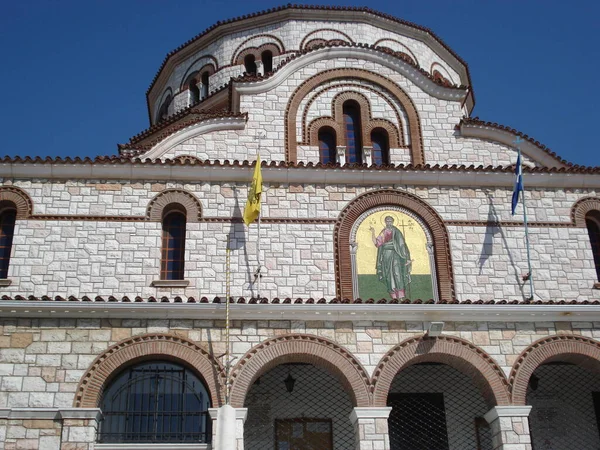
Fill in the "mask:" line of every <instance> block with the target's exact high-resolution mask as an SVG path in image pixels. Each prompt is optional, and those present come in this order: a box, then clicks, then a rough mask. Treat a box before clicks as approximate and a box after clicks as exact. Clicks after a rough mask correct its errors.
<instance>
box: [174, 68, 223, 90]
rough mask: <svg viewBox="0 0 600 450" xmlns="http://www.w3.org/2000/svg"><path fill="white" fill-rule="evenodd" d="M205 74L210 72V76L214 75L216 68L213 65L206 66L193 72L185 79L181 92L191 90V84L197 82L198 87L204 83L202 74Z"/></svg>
mask: <svg viewBox="0 0 600 450" xmlns="http://www.w3.org/2000/svg"><path fill="white" fill-rule="evenodd" d="M204 72H208V75H209V76H210V75H212V74H213V73H215V66H214V65H213V64H212V63H209V64H204V65H203V66H202V67H201V68H200V69H198V70H195V71H193V72H192V73H190V74H189V75H188V76H187V78H185V79H184V81H183V84H182V85H181V89H180V91H185V90H186V89H189V88H190V83H191V82H192V80H193V81H195V82H196V83H197V84H198V85H200V84H201V83H202V74H203V73H204Z"/></svg>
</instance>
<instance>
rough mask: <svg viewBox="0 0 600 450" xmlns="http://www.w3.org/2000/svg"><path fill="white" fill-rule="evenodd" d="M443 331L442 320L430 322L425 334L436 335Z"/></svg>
mask: <svg viewBox="0 0 600 450" xmlns="http://www.w3.org/2000/svg"><path fill="white" fill-rule="evenodd" d="M442 331H444V322H431V323H430V324H429V329H428V330H427V336H430V337H438V336H440V335H441V334H442Z"/></svg>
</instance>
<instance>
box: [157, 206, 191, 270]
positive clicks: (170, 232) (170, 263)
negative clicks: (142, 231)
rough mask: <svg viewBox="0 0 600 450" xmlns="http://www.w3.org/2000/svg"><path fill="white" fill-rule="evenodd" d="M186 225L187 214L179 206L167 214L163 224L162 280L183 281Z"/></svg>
mask: <svg viewBox="0 0 600 450" xmlns="http://www.w3.org/2000/svg"><path fill="white" fill-rule="evenodd" d="M185 225H186V218H185V214H184V213H183V212H182V211H181V210H180V209H179V208H178V207H177V206H174V207H173V208H171V210H170V211H167V212H166V213H165V216H164V218H163V224H162V228H163V235H162V261H161V270H160V278H161V279H162V280H183V275H184V262H185V261H184V258H185Z"/></svg>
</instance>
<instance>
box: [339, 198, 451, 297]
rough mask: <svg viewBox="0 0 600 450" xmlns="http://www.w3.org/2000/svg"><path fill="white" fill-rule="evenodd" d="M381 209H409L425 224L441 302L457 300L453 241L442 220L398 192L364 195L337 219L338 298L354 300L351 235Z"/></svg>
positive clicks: (430, 209)
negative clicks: (357, 224) (360, 221)
mask: <svg viewBox="0 0 600 450" xmlns="http://www.w3.org/2000/svg"><path fill="white" fill-rule="evenodd" d="M378 206H400V207H403V208H407V209H410V210H411V211H413V212H414V213H415V214H416V215H418V216H419V217H420V218H421V219H422V220H423V221H424V222H425V224H426V225H427V226H428V228H429V231H430V232H431V235H432V236H433V244H434V248H433V254H434V261H435V267H436V274H437V286H438V298H439V299H440V300H452V299H454V276H453V273H452V256H451V254H450V238H449V235H448V230H446V226H445V225H444V222H443V220H442V218H441V217H440V216H439V215H438V214H437V212H435V210H434V209H433V208H432V207H431V206H429V205H428V204H427V203H425V202H424V201H423V200H421V199H420V198H418V197H416V196H414V195H412V194H409V193H407V192H402V191H398V190H395V189H381V190H377V191H371V192H367V193H365V194H362V195H360V196H358V197H357V198H355V199H354V200H352V201H351V202H350V203H349V204H348V206H346V207H345V208H344V209H343V210H342V212H341V213H340V215H339V216H338V219H337V222H336V224H335V227H334V230H333V242H334V246H335V280H336V296H337V297H338V298H348V299H351V298H352V297H353V288H352V259H351V255H350V233H351V231H352V226H353V224H354V222H355V221H356V220H357V219H358V218H359V217H360V215H361V214H363V213H364V212H366V211H368V210H370V209H372V208H375V207H378Z"/></svg>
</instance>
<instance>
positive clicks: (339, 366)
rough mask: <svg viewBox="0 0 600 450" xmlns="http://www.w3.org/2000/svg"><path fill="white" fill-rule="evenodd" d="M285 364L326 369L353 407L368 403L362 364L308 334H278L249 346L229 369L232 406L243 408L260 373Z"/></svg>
mask: <svg viewBox="0 0 600 450" xmlns="http://www.w3.org/2000/svg"><path fill="white" fill-rule="evenodd" d="M288 363H306V364H312V365H314V366H317V367H320V368H322V369H325V370H327V371H328V372H329V373H330V374H331V375H333V376H335V377H336V378H337V379H338V380H339V381H340V383H341V384H342V386H343V387H344V389H345V390H346V392H347V393H348V396H349V397H350V400H351V401H352V403H353V405H354V406H370V404H371V394H370V390H369V376H368V375H367V372H366V371H365V369H364V368H363V366H362V364H361V363H360V362H359V361H358V360H357V359H356V358H355V357H354V356H353V355H352V354H351V353H350V352H349V351H347V350H346V349H344V348H343V347H342V346H340V345H338V344H336V343H335V342H333V341H330V340H329V339H325V338H322V337H319V336H314V335H308V334H289V335H283V336H278V337H276V338H273V339H269V340H267V341H264V342H262V343H260V344H259V345H257V346H256V347H253V348H252V349H250V350H249V351H248V353H246V354H245V355H244V357H243V358H242V359H241V360H240V361H239V362H238V363H237V365H236V366H235V367H234V368H233V371H232V372H231V376H230V383H231V405H232V406H233V407H234V408H242V407H243V406H244V401H245V398H246V394H247V393H248V391H249V390H250V388H251V387H252V385H253V384H254V382H255V381H256V380H257V379H258V378H259V377H260V376H261V375H262V374H263V373H266V372H268V371H269V370H271V369H273V368H274V367H276V366H278V365H280V364H288Z"/></svg>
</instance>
